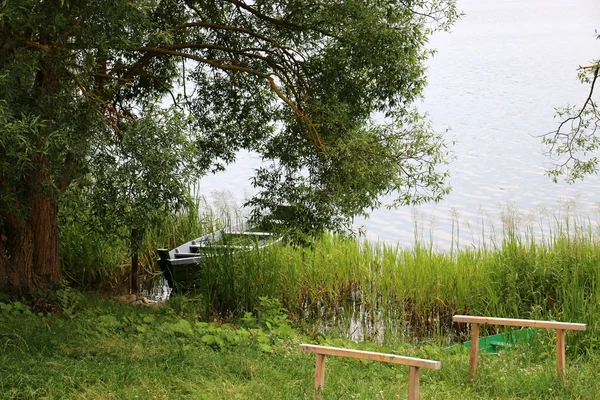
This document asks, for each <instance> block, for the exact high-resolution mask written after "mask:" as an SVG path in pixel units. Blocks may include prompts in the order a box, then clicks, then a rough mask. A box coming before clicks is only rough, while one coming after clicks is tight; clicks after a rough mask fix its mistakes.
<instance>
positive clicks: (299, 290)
mask: <svg viewBox="0 0 600 400" xmlns="http://www.w3.org/2000/svg"><path fill="white" fill-rule="evenodd" d="M199 201H200V200H195V201H194V202H190V205H189V207H188V208H187V209H186V210H185V212H182V213H179V214H177V215H172V216H169V217H168V218H166V219H165V220H164V221H163V223H162V224H160V225H157V226H156V227H155V228H153V229H151V230H150V231H149V232H148V234H147V235H146V240H145V244H144V248H143V257H142V263H143V265H144V268H145V269H146V270H147V271H148V272H151V273H152V272H153V271H155V268H156V266H155V263H154V261H155V258H156V256H155V249H156V248H159V247H169V248H172V247H175V246H176V245H177V244H180V243H182V242H185V241H187V240H189V239H190V238H192V237H198V236H200V235H202V234H204V233H207V232H210V231H212V230H214V229H215V228H216V227H218V226H220V225H225V224H227V223H228V222H229V221H227V219H228V218H229V217H227V216H225V217H223V216H219V217H215V214H214V213H213V214H212V215H211V214H210V213H200V212H199V210H200V209H203V210H207V209H208V207H207V205H206V204H200V203H198V202H199ZM561 218H562V219H561ZM519 224H520V221H519V219H518V218H512V219H511V218H507V217H505V223H504V226H503V229H502V230H501V233H499V234H497V233H496V232H497V231H496V230H494V229H489V230H488V232H492V234H493V237H489V238H486V237H485V236H484V237H482V238H481V243H482V244H484V245H481V246H479V247H460V246H459V243H460V241H459V238H458V237H456V238H455V239H453V241H452V242H453V246H452V248H451V250H450V251H441V250H436V249H435V248H434V247H433V246H432V245H431V243H426V242H423V241H416V243H415V244H414V245H413V246H411V247H400V246H399V245H390V244H386V243H372V242H368V241H364V240H361V239H356V238H348V237H343V236H339V235H333V234H326V235H323V236H322V237H320V238H318V239H316V240H315V241H313V242H312V243H311V245H310V246H307V247H298V246H293V245H291V244H289V245H280V246H279V245H278V246H272V247H269V248H266V249H257V250H255V251H250V252H243V253H237V254H229V255H223V256H221V257H215V258H212V259H210V260H207V262H206V263H204V265H203V266H202V268H201V279H200V280H199V281H198V285H197V287H196V291H197V293H198V294H199V295H200V297H201V301H202V304H204V316H205V317H206V318H208V317H209V316H210V317H218V318H230V317H240V316H243V315H244V313H245V312H248V311H253V310H254V309H255V307H257V306H258V304H259V298H260V297H261V296H268V297H273V298H277V299H279V300H280V301H281V302H282V304H283V306H284V307H286V308H287V309H288V310H289V311H290V316H291V318H293V319H294V320H295V321H296V322H298V323H299V324H301V325H304V326H305V328H306V330H309V331H312V332H313V333H314V334H318V333H319V332H339V333H340V335H342V336H347V337H352V338H353V339H356V340H377V341H386V340H396V339H401V340H407V339H411V340H412V339H414V338H429V339H435V340H437V341H440V342H448V341H449V340H451V339H454V338H457V337H465V334H466V333H467V332H466V331H465V330H464V329H465V327H457V326H455V325H453V324H452V322H451V317H452V315H454V314H472V315H490V316H495V317H507V318H534V319H556V320H564V321H572V322H583V323H587V324H588V326H589V328H588V331H587V332H585V333H577V334H573V335H570V336H569V340H570V341H571V343H569V345H570V346H574V348H575V349H576V351H578V352H584V351H592V350H594V349H598V348H600V335H598V333H599V332H600V284H599V282H600V268H599V265H600V244H599V242H598V241H597V240H596V237H595V235H594V229H593V226H592V223H591V222H590V220H589V219H586V218H584V217H580V216H578V217H573V216H572V215H566V216H557V217H555V223H553V224H552V225H549V226H548V227H544V229H542V230H540V229H537V228H539V227H537V228H536V229H534V228H532V227H521V226H520V225H519ZM68 228H69V229H63V230H62V231H61V235H62V236H61V242H62V246H63V247H62V252H61V256H62V258H63V266H64V270H65V271H66V273H67V276H68V277H69V278H71V279H72V280H73V281H75V282H78V283H80V284H81V285H82V286H86V287H89V286H94V285H96V284H98V282H107V281H108V282H114V281H117V280H118V279H117V278H115V277H116V276H123V274H124V273H126V271H127V266H128V250H127V249H128V243H126V241H120V242H119V241H112V242H111V241H106V240H104V241H103V240H101V239H102V238H100V237H97V236H94V233H92V232H89V231H86V230H84V229H83V228H82V227H81V226H78V225H77V224H72V225H70V226H68ZM455 232H456V235H458V225H457V228H456V230H455ZM82 238H83V240H82ZM119 274H121V275H119ZM571 348H573V347H571Z"/></svg>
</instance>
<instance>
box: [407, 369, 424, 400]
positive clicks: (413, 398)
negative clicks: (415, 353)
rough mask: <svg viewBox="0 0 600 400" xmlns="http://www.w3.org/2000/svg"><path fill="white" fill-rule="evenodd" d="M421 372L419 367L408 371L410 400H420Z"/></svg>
mask: <svg viewBox="0 0 600 400" xmlns="http://www.w3.org/2000/svg"><path fill="white" fill-rule="evenodd" d="M420 375H421V370H420V369H419V368H418V367H413V366H411V367H409V369H408V400H419V377H420Z"/></svg>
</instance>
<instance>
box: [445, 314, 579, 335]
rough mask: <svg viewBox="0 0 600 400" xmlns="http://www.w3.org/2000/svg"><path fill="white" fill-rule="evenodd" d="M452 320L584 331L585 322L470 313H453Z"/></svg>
mask: <svg viewBox="0 0 600 400" xmlns="http://www.w3.org/2000/svg"><path fill="white" fill-rule="evenodd" d="M452 321H454V322H465V323H471V324H490V325H504V326H519V327H528V328H545V329H565V330H574V331H585V330H586V328H587V325H586V324H577V323H572V322H558V321H537V320H531V319H513V318H492V317H474V316H470V315H455V316H453V317H452Z"/></svg>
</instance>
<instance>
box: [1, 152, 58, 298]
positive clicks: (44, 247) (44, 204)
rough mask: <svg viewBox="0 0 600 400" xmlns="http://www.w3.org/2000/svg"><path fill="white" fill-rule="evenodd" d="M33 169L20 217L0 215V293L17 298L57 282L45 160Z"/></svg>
mask: <svg viewBox="0 0 600 400" xmlns="http://www.w3.org/2000/svg"><path fill="white" fill-rule="evenodd" d="M34 166H35V168H33V169H32V171H33V172H32V173H31V174H30V175H29V177H28V181H29V182H28V184H29V185H28V186H29V187H28V190H27V192H28V193H29V196H28V197H29V201H27V202H25V201H24V202H23V203H24V204H23V205H25V204H26V206H25V207H23V208H22V210H25V212H23V213H22V214H23V215H19V214H18V213H15V214H5V213H0V291H1V292H4V293H9V294H12V295H17V296H22V295H27V294H30V293H32V292H34V291H36V290H43V289H50V288H52V287H53V286H54V285H55V284H56V283H57V282H58V280H59V279H60V259H59V253H58V207H57V204H56V198H55V196H54V195H53V194H54V192H53V189H52V188H51V178H50V175H49V173H48V168H47V163H46V162H45V160H43V159H41V158H40V159H37V160H35V162H34ZM24 200H25V199H24Z"/></svg>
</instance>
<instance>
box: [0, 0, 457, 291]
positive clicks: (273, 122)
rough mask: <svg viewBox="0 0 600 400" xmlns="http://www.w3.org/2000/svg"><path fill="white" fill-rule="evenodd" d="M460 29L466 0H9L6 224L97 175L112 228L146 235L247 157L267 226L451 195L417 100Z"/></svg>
mask: <svg viewBox="0 0 600 400" xmlns="http://www.w3.org/2000/svg"><path fill="white" fill-rule="evenodd" d="M456 18H457V13H456V10H455V4H454V0H435V1H433V0H431V1H429V0H427V1H425V0H419V1H415V2H405V1H400V0H361V1H344V2H329V1H304V0H302V1H285V2H281V1H274V0H264V1H256V2H245V1H241V0H221V1H217V2H203V1H197V0H190V1H183V2H182V1H176V0H168V1H160V2H156V1H131V0H116V1H115V0H100V1H95V2H91V3H90V2H80V1H74V0H51V1H44V2H39V1H37V0H18V1H17V0H5V1H2V2H1V3H0V122H1V123H2V126H4V127H5V128H3V129H2V132H1V133H2V135H1V136H0V176H1V177H2V180H0V182H1V183H0V185H2V186H1V189H2V190H1V192H0V193H1V196H0V206H1V207H0V223H2V226H4V225H6V226H4V227H3V228H2V227H0V228H2V229H3V231H4V232H5V233H6V235H7V236H6V237H7V241H8V242H10V243H13V242H15V240H16V239H15V238H19V237H20V235H21V236H23V235H25V234H26V233H24V232H25V230H26V229H25V226H29V225H31V224H32V223H31V220H30V219H28V216H29V215H30V214H36V213H37V214H39V219H41V220H44V221H46V220H48V221H50V222H49V223H50V225H52V223H53V221H54V222H55V219H56V215H55V211H54V210H55V205H56V204H57V202H58V199H59V198H60V197H61V195H62V193H64V191H65V190H67V189H69V188H70V187H71V186H72V185H73V184H74V183H81V182H82V181H85V180H87V181H88V182H89V183H91V184H92V185H91V186H90V189H88V190H89V192H87V193H85V195H89V196H90V197H91V198H92V199H100V200H101V201H99V202H98V201H96V202H94V203H93V204H99V205H102V207H99V208H98V209H97V212H98V214H99V215H106V214H107V213H108V215H109V218H106V219H105V221H109V222H114V223H115V224H119V223H127V224H130V226H131V227H137V226H139V225H140V224H144V223H145V222H146V221H147V220H148V219H152V217H153V216H155V215H156V213H157V212H160V211H161V210H162V209H163V208H166V209H172V208H176V206H177V204H179V203H180V200H181V195H182V192H183V190H182V188H185V186H186V184H187V182H189V180H190V179H191V180H194V179H195V178H196V177H197V176H199V175H200V174H202V173H208V172H210V171H216V170H220V169H223V168H224V167H225V165H226V164H227V163H229V162H231V161H233V160H234V158H235V154H236V153H237V151H238V150H240V149H249V150H253V151H256V152H258V153H259V154H260V155H261V156H262V157H263V158H264V159H265V162H266V165H265V167H264V168H261V169H260V170H259V171H257V175H256V178H255V180H254V184H255V186H256V187H257V188H259V189H260V190H261V191H260V192H259V194H258V195H257V196H256V197H255V198H254V199H252V200H251V201H250V204H251V205H253V206H254V207H255V210H256V211H255V214H254V217H255V218H256V219H257V220H260V219H263V218H267V217H268V216H269V215H270V213H271V212H272V211H274V209H275V208H276V207H277V206H278V205H282V204H283V205H288V206H290V207H292V209H293V210H294V212H293V213H292V217H293V220H291V221H288V222H289V224H290V225H291V226H295V227H298V228H300V230H302V231H304V232H305V233H307V234H314V233H316V232H319V231H322V230H324V229H327V228H331V229H341V228H343V227H347V226H348V224H349V221H350V219H351V218H352V217H353V216H355V215H358V214H365V213H367V212H368V210H369V209H371V208H373V207H376V206H378V205H379V200H378V199H379V198H380V197H381V196H383V195H387V194H392V193H396V192H397V199H396V200H395V202H394V203H393V204H410V203H418V202H422V201H428V200H438V199H439V198H440V197H441V196H442V195H443V194H445V193H446V192H447V191H448V187H447V185H446V182H445V178H446V175H447V174H446V172H445V171H444V170H443V164H444V162H445V161H446V159H447V150H446V147H445V143H444V142H443V140H442V138H441V137H440V136H439V135H438V134H435V133H434V132H432V130H431V128H430V127H429V125H428V124H427V122H426V121H425V120H424V118H423V117H422V116H420V115H419V114H418V113H417V112H416V111H414V110H413V109H412V105H413V103H414V102H415V100H417V99H418V98H419V96H420V95H421V93H422V90H423V87H424V85H425V82H426V80H425V67H424V62H425V60H426V58H427V56H428V55H429V51H428V50H426V48H425V44H426V42H427V38H428V35H429V34H430V33H431V32H432V31H434V30H437V29H447V28H448V27H449V26H450V24H452V22H454V21H455V20H456ZM167 103H169V104H171V105H168V104H167ZM174 110H178V111H177V112H174ZM375 112H378V113H380V114H381V115H383V116H384V117H385V118H386V120H385V121H384V122H377V121H375V120H373V118H372V116H373V114H374V113H375ZM192 148H193V150H194V151H193V152H192V151H191V149H192ZM178 162H179V163H178ZM269 165H270V166H269ZM38 197H39V198H38ZM40 199H41V204H44V205H45V207H41V208H39V207H37V206H36V204H38V203H40ZM37 214H36V215H37ZM15 215H18V216H20V218H21V219H20V220H14V218H13V216H15ZM36 218H38V217H37V216H36ZM111 218H112V220H111ZM28 224H29V225H28ZM36 226H37V225H36ZM30 228H31V229H32V230H33V232H32V235H33V237H34V239H36V240H38V239H37V238H38V237H39V238H41V239H39V241H40V243H41V244H42V245H40V246H36V249H37V248H45V246H46V243H47V244H48V247H51V248H52V247H56V246H58V245H57V244H56V243H55V242H53V241H52V239H51V238H48V237H45V236H44V235H43V233H42V232H38V231H35V229H34V227H33V225H32V226H31V227H30ZM7 248H12V247H11V246H8V247H7ZM36 251H38V250H33V249H32V250H31V254H30V255H29V258H30V260H31V261H29V264H33V263H38V262H39V261H38V259H39V258H41V257H38V256H37V255H36V256H34V253H35V252H36ZM55 253H56V252H54V253H53V254H55ZM55 258H56V257H55ZM50 264H51V265H50V266H49V267H47V268H48V269H53V270H52V273H51V274H49V275H50V276H51V279H50V280H53V281H55V280H56V279H57V277H58V275H59V274H58V271H57V266H56V265H57V261H56V260H55V259H53V260H52V262H51V263H50ZM0 267H1V265H0ZM18 268H20V269H26V268H32V267H31V266H27V261H23V265H22V266H19V267H18ZM38 269H39V268H38ZM23 275H24V276H28V275H27V274H25V273H24V274H23ZM44 279H47V278H46V277H45V278H44ZM36 282H42V278H41V277H39V279H38V280H37V281H36ZM53 283H54V282H53ZM42 286H43V285H42ZM15 289H16V290H17V291H18V290H20V289H19V288H15ZM21 289H23V288H21Z"/></svg>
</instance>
